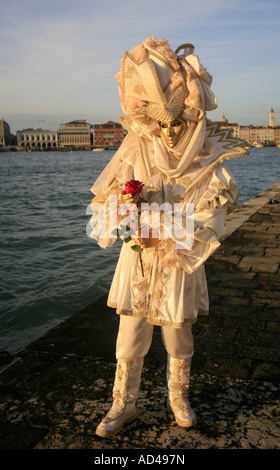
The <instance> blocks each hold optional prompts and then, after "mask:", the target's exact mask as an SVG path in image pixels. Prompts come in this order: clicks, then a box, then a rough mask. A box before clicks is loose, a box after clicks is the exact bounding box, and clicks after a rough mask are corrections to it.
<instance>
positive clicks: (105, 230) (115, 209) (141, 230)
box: [86, 195, 194, 249]
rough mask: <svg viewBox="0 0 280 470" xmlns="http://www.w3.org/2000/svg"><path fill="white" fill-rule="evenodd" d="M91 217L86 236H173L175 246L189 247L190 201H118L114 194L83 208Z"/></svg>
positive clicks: (191, 224)
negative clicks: (183, 202)
mask: <svg viewBox="0 0 280 470" xmlns="http://www.w3.org/2000/svg"><path fill="white" fill-rule="evenodd" d="M86 214H87V215H91V218H90V220H89V222H88V224H87V227H86V232H87V235H88V237H89V238H94V239H102V238H107V239H108V238H111V239H114V238H117V237H120V238H124V239H127V238H129V237H131V238H137V237H138V236H140V237H141V238H149V237H151V236H152V237H153V238H160V239H168V238H173V240H174V241H175V242H176V249H190V248H191V247H192V245H193V241H194V205H193V204H192V203H186V204H181V203H174V204H173V205H171V204H170V203H169V202H164V203H162V204H158V203H156V202H153V203H148V202H142V203H141V204H140V205H139V206H136V204H133V203H122V204H119V203H118V197H117V196H116V195H110V196H109V198H108V200H107V202H106V203H104V204H102V203H98V202H96V203H91V204H90V205H89V206H88V207H87V211H86Z"/></svg>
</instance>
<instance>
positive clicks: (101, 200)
mask: <svg viewBox="0 0 280 470" xmlns="http://www.w3.org/2000/svg"><path fill="white" fill-rule="evenodd" d="M116 78H117V80H118V85H119V94H120V101H121V106H122V110H123V112H124V114H125V117H123V118H120V120H121V123H122V125H123V126H124V127H125V128H126V129H127V131H128V133H127V135H126V137H125V139H124V141H123V143H122V145H121V146H120V148H119V150H118V151H117V152H116V154H115V155H114V157H113V158H112V160H111V161H110V162H109V164H108V165H107V167H106V168H105V169H104V171H103V172H102V173H101V175H100V176H99V178H98V179H97V180H96V182H95V183H94V185H93V187H92V188H91V190H92V192H93V194H94V195H95V198H94V199H93V201H92V206H96V204H99V205H101V206H102V207H103V217H97V215H96V211H95V212H94V214H93V216H92V218H91V220H90V223H89V226H90V233H89V236H90V237H92V238H95V239H96V240H97V241H98V244H99V245H100V246H101V247H102V248H107V247H109V246H112V244H113V243H114V242H115V240H116V237H113V236H112V233H113V232H112V230H111V229H110V228H109V229H108V226H109V227H110V222H111V226H112V220H115V221H117V224H121V222H122V221H123V220H124V217H123V215H122V213H121V211H120V210H119V209H120V208H121V207H123V205H124V204H125V203H130V204H131V205H132V206H133V207H136V204H137V202H138V205H139V192H138V193H137V194H136V195H133V193H128V194H123V192H124V188H125V185H126V183H127V182H128V181H131V180H136V181H138V182H141V187H140V189H141V197H142V198H143V199H142V201H143V200H144V201H145V203H148V205H149V207H150V208H151V213H152V215H153V209H152V208H153V207H155V205H157V206H156V207H158V208H159V210H158V211H157V215H158V220H159V224H158V225H157V227H156V229H155V227H154V222H153V221H151V217H150V215H149V217H146V223H147V225H148V230H146V233H145V236H143V233H142V232H141V231H140V230H138V232H137V231H136V232H135V233H133V235H132V236H131V237H129V238H128V240H129V241H128V242H127V243H123V245H122V248H121V252H120V256H119V260H118V263H117V267H116V271H115V274H114V278H113V281H112V285H111V288H110V292H109V296H108V305H109V306H110V307H113V308H115V309H116V312H117V313H118V314H119V315H120V324H119V332H118V337H117V344H116V359H117V367H116V374H115V381H114V387H113V399H114V400H113V404H112V407H111V408H110V410H109V412H108V413H107V415H106V416H105V418H104V419H103V420H102V422H101V423H100V424H99V425H98V427H97V429H96V434H97V435H99V436H102V437H110V436H113V435H115V434H116V433H118V432H119V431H120V430H121V429H122V427H123V425H124V424H125V423H128V422H129V421H131V420H133V419H135V418H136V417H137V409H136V399H137V397H138V390H139V386H140V381H141V372H142V367H143V362H144V358H145V356H146V354H147V353H148V351H149V348H150V345H151V342H152V335H153V328H154V325H159V326H160V327H161V333H162V340H163V344H164V346H165V348H166V351H167V372H166V375H167V387H168V402H167V405H168V408H169V410H171V411H172V412H173V413H174V415H175V419H176V422H177V424H178V425H179V426H183V427H190V426H193V425H194V424H196V421H197V420H196V416H195V413H194V411H193V410H192V408H191V407H190V404H189V401H188V396H187V391H188V388H189V382H190V369H191V360H192V356H193V354H194V341H193V335H192V324H193V323H195V322H196V321H197V316H198V315H199V314H201V315H207V314H208V310H209V301H208V291H207V283H206V277H205V270H204V265H203V263H204V262H205V260H206V259H207V258H208V257H209V256H210V255H211V254H212V253H213V252H214V250H215V249H216V248H217V247H218V246H219V245H220V242H219V237H220V236H221V235H222V233H223V229H224V224H225V219H226V215H227V214H228V213H229V212H231V211H232V210H233V209H234V208H235V207H236V205H237V199H238V190H237V188H236V184H235V180H234V178H233V176H232V175H231V173H230V172H229V170H228V169H227V168H226V167H225V166H224V165H223V164H222V162H223V161H224V160H226V159H230V158H237V157H242V156H244V155H246V151H245V150H244V148H243V146H244V142H243V141H240V140H239V139H235V138H233V137H231V135H230V133H229V132H228V131H226V130H222V129H220V126H219V125H218V124H217V123H213V122H211V121H208V120H207V119H206V112H207V111H210V110H213V109H215V108H216V107H217V99H216V96H215V95H214V93H213V92H212V91H211V89H210V85H211V82H212V77H211V76H210V75H209V73H208V72H207V70H206V68H204V67H203V66H202V65H201V63H200V60H199V58H198V56H196V55H194V46H192V45H191V44H184V45H182V46H180V47H179V48H178V49H177V50H176V52H173V51H172V49H171V47H170V45H169V43H168V41H167V40H165V39H161V40H158V39H157V38H155V37H154V36H151V37H149V38H147V39H146V40H145V41H144V42H143V43H141V44H139V45H137V46H135V47H134V48H133V49H131V51H130V52H125V53H124V56H123V58H122V60H121V69H120V71H119V73H118V74H117V75H116ZM112 197H115V200H116V201H117V203H116V204H115V205H114V207H113V209H112V204H111V202H110V201H112ZM164 204H165V205H166V206H167V208H168V210H167V211H165V210H162V208H163V207H164V208H165V206H164ZM178 205H179V206H178ZM142 206H143V204H142ZM142 206H141V207H142ZM145 207H146V206H145ZM178 207H180V209H181V212H180V217H179V219H178V211H177V209H178ZM190 207H191V208H193V213H192V217H191V220H192V225H190V223H189V224H188V223H187V221H188V219H189V208H190ZM137 211H138V209H137ZM155 212H156V211H154V213H155ZM163 213H164V214H163ZM99 215H100V214H99ZM109 218H110V221H109V220H108V219H109ZM141 218H143V213H142V209H141V217H140V219H141ZM165 219H167V220H168V221H169V224H167V223H166V220H165ZM178 220H180V221H182V220H184V221H185V222H186V223H185V224H181V225H180V223H179V222H178ZM119 226H120V225H119ZM170 227H171V228H170ZM178 227H179V230H176V228H177V229H178ZM111 228H112V227H111ZM154 229H155V230H154ZM162 234H163V235H162ZM182 235H185V238H184V236H182ZM190 235H191V236H190ZM189 238H191V241H190V240H189ZM182 240H183V241H182ZM185 240H187V242H186V241H185ZM126 241H127V240H126ZM135 245H138V246H139V247H140V249H141V250H142V251H141V253H139V252H137V251H134V250H133V249H131V248H132V246H135ZM155 399H156V397H155Z"/></svg>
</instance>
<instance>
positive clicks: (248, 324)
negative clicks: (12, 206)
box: [0, 182, 280, 455]
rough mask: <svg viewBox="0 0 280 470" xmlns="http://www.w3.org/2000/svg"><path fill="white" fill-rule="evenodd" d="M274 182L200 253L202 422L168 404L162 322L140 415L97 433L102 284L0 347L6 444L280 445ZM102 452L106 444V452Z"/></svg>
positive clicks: (108, 367) (103, 383)
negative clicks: (17, 347) (35, 330)
mask: <svg viewBox="0 0 280 470" xmlns="http://www.w3.org/2000/svg"><path fill="white" fill-rule="evenodd" d="M279 255H280V182H278V183H276V184H275V185H273V186H272V187H270V188H268V189H267V190H266V191H264V192H263V193H261V194H260V195H258V196H257V197H256V198H254V199H252V200H250V201H248V202H247V203H245V204H244V205H243V206H241V207H240V208H238V209H237V210H236V211H235V212H234V213H233V214H231V215H230V216H229V217H228V221H227V226H226V230H225V233H224V237H223V241H222V244H221V246H220V247H219V249H218V250H217V251H216V252H215V253H214V255H213V256H212V257H211V258H210V259H209V260H208V261H207V263H206V271H207V278H208V286H209V297H210V316H209V317H201V318H199V321H198V322H197V324H196V325H195V326H194V329H193V331H194V336H195V355H194V359H193V364H192V375H191V387H190V394H189V395H190V401H191V404H192V406H193V408H194V410H195V411H196V413H197V416H198V424H197V426H196V427H194V428H191V429H189V430H186V429H183V428H180V427H179V426H177V425H176V422H175V420H174V418H173V417H172V416H170V415H169V414H168V413H167V410H166V408H165V402H166V397H167V390H166V379H165V366H166V354H165V350H164V348H163V346H162V343H161V335H160V329H159V328H158V327H156V328H155V332H154V341H153V344H152V347H151V350H150V352H149V354H148V355H147V357H146V361H145V367H144V370H143V379H142V383H141V389H140V394H139V400H138V408H139V412H140V415H139V418H138V419H137V420H136V421H135V422H133V423H131V424H129V425H127V426H126V427H125V428H124V429H123V431H122V432H121V433H120V434H118V435H117V436H115V437H114V438H112V439H111V440H104V439H102V438H99V437H97V436H95V428H96V426H97V424H98V422H99V421H100V419H101V418H102V417H103V416H104V414H105V413H106V411H107V410H108V408H109V406H110V405H109V403H110V399H111V391H112V386H113V380H114V371H115V357H114V352H115V338H116V335H117V329H118V316H117V315H116V314H115V313H114V310H112V309H110V308H108V307H106V296H105V297H103V298H101V299H99V300H97V301H96V302H95V303H93V304H92V305H89V306H88V307H87V308H85V309H84V310H82V311H81V312H78V313H77V314H76V315H74V316H73V317H71V318H70V319H69V320H66V321H65V322H64V323H62V324H61V325H59V326H57V327H56V328H54V329H53V330H51V331H50V332H49V333H47V334H46V335H45V336H44V337H43V338H41V339H40V340H38V341H35V342H34V343H32V344H31V345H29V346H28V347H27V348H26V349H25V350H24V351H22V352H21V353H20V354H18V355H16V356H10V355H9V354H5V353H2V355H1V358H0V361H1V364H0V366H1V374H0V448H2V449H105V450H106V449H107V450H108V453H109V449H118V450H125V449H166V450H167V449H172V450H176V449H178V450H179V449H180V450H184V449H280V425H279V411H280V407H279V400H280V393H279V391H280V380H279V367H280V355H279V352H280V276H279V274H280V272H279V271H280V270H279V262H280V256H279ZM108 455H109V454H108Z"/></svg>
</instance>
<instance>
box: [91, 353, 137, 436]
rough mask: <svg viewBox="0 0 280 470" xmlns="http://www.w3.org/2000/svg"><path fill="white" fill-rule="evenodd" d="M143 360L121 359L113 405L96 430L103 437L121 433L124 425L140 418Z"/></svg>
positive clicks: (117, 369) (116, 376)
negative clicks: (139, 400)
mask: <svg viewBox="0 0 280 470" xmlns="http://www.w3.org/2000/svg"><path fill="white" fill-rule="evenodd" d="M143 362H144V360H143V359H137V360H127V359H119V360H118V362H117V368H116V375H115V382H114V388H113V398H114V401H113V405H112V407H111V408H110V410H109V411H108V413H107V415H106V416H105V418H104V419H103V420H102V421H101V423H100V424H99V425H98V426H97V428H96V434H97V435H98V436H101V437H111V436H114V435H115V434H117V433H118V432H120V431H121V429H122V427H123V425H124V424H126V423H129V422H130V421H133V420H134V419H135V418H137V416H138V412H137V409H136V406H135V402H136V399H137V397H138V390H139V385H140V380H141V372H142V367H143Z"/></svg>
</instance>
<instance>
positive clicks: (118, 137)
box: [93, 121, 127, 148]
mask: <svg viewBox="0 0 280 470" xmlns="http://www.w3.org/2000/svg"><path fill="white" fill-rule="evenodd" d="M126 134H127V131H126V130H125V129H124V128H123V127H122V125H121V124H119V123H117V122H113V121H108V122H106V124H95V125H94V126H93V145H94V146H95V147H113V148H116V147H119V146H120V144H121V143H122V141H123V139H124V137H125V135H126Z"/></svg>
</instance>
